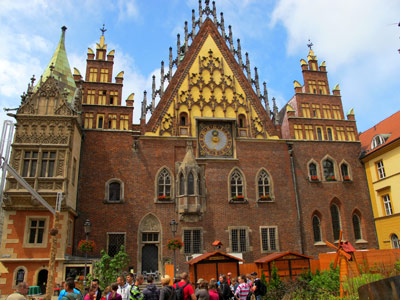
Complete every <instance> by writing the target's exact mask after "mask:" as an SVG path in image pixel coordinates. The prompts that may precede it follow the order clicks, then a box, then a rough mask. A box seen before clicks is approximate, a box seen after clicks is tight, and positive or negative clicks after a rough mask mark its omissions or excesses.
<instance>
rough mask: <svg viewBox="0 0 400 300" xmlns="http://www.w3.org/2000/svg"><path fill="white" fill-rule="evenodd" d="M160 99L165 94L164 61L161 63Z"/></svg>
mask: <svg viewBox="0 0 400 300" xmlns="http://www.w3.org/2000/svg"><path fill="white" fill-rule="evenodd" d="M160 81H161V82H160V98H161V97H162V95H163V94H164V81H165V78H164V61H163V60H162V61H161V80H160Z"/></svg>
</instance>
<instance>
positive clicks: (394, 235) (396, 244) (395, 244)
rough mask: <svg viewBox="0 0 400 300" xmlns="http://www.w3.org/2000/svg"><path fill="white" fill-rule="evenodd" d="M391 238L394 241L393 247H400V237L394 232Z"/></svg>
mask: <svg viewBox="0 0 400 300" xmlns="http://www.w3.org/2000/svg"><path fill="white" fill-rule="evenodd" d="M390 239H391V241H392V248H393V249H400V243H399V237H398V236H397V235H396V234H394V233H393V234H392V236H391V237H390Z"/></svg>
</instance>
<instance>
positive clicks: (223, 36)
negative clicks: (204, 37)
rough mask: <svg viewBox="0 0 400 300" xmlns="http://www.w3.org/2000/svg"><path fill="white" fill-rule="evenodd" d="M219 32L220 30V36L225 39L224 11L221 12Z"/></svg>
mask: <svg viewBox="0 0 400 300" xmlns="http://www.w3.org/2000/svg"><path fill="white" fill-rule="evenodd" d="M221 32H222V38H223V39H224V41H225V38H226V37H225V22H224V13H223V12H221Z"/></svg>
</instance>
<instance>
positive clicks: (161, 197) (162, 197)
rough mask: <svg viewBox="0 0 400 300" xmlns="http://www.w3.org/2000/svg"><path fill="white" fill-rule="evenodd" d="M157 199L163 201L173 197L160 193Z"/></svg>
mask: <svg viewBox="0 0 400 300" xmlns="http://www.w3.org/2000/svg"><path fill="white" fill-rule="evenodd" d="M157 199H158V200H161V201H165V200H171V197H170V196H167V195H158V197H157Z"/></svg>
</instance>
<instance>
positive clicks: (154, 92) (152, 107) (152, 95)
mask: <svg viewBox="0 0 400 300" xmlns="http://www.w3.org/2000/svg"><path fill="white" fill-rule="evenodd" d="M151 90H152V92H151V108H150V111H151V112H153V110H154V107H155V106H156V75H153V82H152V85H151Z"/></svg>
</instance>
